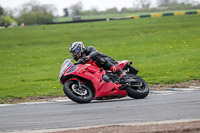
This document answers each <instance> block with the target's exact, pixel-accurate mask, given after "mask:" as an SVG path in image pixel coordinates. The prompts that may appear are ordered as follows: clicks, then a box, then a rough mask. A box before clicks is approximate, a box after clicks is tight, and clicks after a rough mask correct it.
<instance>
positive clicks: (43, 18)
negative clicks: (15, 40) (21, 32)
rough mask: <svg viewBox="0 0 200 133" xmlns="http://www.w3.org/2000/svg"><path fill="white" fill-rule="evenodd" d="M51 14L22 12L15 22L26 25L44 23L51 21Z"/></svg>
mask: <svg viewBox="0 0 200 133" xmlns="http://www.w3.org/2000/svg"><path fill="white" fill-rule="evenodd" d="M52 20H53V15H52V14H51V13H46V14H44V13H40V12H37V13H31V12H29V13H24V14H22V15H21V16H20V17H19V18H18V19H17V22H18V23H19V24H21V23H25V24H27V25H33V24H45V23H48V22H52Z"/></svg>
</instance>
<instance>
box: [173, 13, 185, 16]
mask: <svg viewBox="0 0 200 133" xmlns="http://www.w3.org/2000/svg"><path fill="white" fill-rule="evenodd" d="M178 15H185V12H175V13H174V16H178Z"/></svg>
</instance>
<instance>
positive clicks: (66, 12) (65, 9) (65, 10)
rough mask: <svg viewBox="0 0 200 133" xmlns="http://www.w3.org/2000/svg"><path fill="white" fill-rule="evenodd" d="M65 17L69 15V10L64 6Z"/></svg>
mask: <svg viewBox="0 0 200 133" xmlns="http://www.w3.org/2000/svg"><path fill="white" fill-rule="evenodd" d="M63 11H64V17H69V12H68V8H64V9H63Z"/></svg>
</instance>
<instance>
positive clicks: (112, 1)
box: [0, 0, 200, 16]
mask: <svg viewBox="0 0 200 133" xmlns="http://www.w3.org/2000/svg"><path fill="white" fill-rule="evenodd" d="M29 1H31V0H0V5H1V6H2V7H3V8H11V9H14V8H19V7H20V5H22V4H24V3H27V2H29ZM36 1H38V2H39V3H40V4H53V5H55V6H56V8H57V10H58V11H57V15H60V16H62V15H64V12H63V9H64V8H69V7H70V6H71V5H73V4H76V3H78V2H79V1H81V2H82V3H83V9H84V10H89V9H91V8H97V9H98V10H99V11H102V10H106V9H108V8H112V7H117V8H118V9H119V10H120V9H121V8H123V7H126V8H131V7H133V5H134V2H135V1H136V0H36ZM150 1H151V4H152V7H156V6H157V2H156V1H159V0H150ZM179 1H187V0H179ZM188 1H189V0H188ZM190 1H193V2H198V3H200V0H190Z"/></svg>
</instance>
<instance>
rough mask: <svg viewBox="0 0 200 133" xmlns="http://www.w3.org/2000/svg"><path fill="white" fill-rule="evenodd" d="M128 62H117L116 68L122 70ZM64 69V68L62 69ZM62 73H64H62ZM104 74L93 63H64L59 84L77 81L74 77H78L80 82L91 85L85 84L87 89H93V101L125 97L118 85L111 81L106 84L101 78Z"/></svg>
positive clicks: (125, 92) (124, 91)
mask: <svg viewBox="0 0 200 133" xmlns="http://www.w3.org/2000/svg"><path fill="white" fill-rule="evenodd" d="M126 63H128V61H120V62H118V67H119V68H121V69H122V68H123V67H124V65H125V64H126ZM63 67H66V68H63ZM63 71H64V72H63ZM105 74H106V71H105V70H102V71H101V69H100V68H99V67H98V66H97V65H96V64H95V62H94V61H90V62H88V63H86V64H79V65H73V64H72V63H71V61H66V64H63V66H62V68H61V71H60V76H59V77H60V82H61V84H63V83H64V82H68V81H70V80H77V78H75V77H79V78H80V80H82V81H81V82H85V81H89V82H91V83H92V85H93V86H91V84H90V85H89V84H86V85H87V86H88V87H89V88H94V91H95V93H94V94H95V96H94V99H102V98H105V97H119V98H120V97H125V96H127V91H126V90H120V89H119V87H120V86H121V85H120V84H114V83H113V82H112V81H109V82H108V83H107V82H105V81H104V80H103V78H102V76H103V75H105Z"/></svg>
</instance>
